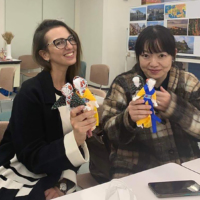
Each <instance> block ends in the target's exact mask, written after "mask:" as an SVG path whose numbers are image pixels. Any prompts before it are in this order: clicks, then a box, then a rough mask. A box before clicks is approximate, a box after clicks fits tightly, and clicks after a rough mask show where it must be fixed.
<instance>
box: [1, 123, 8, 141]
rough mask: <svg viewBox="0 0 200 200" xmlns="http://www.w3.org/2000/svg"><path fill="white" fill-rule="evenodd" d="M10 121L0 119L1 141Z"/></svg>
mask: <svg viewBox="0 0 200 200" xmlns="http://www.w3.org/2000/svg"><path fill="white" fill-rule="evenodd" d="M8 123H9V122H8V121H0V142H1V140H2V138H3V135H4V133H5V130H6V128H7V126H8Z"/></svg>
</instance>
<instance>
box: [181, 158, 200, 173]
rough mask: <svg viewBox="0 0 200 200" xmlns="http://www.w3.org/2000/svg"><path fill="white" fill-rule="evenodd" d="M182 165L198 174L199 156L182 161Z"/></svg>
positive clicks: (199, 167)
mask: <svg viewBox="0 0 200 200" xmlns="http://www.w3.org/2000/svg"><path fill="white" fill-rule="evenodd" d="M182 166H184V167H186V168H188V169H190V170H192V171H194V172H196V173H199V174H200V158H198V159H195V160H191V161H188V162H185V163H182Z"/></svg>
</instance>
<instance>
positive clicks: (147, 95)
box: [132, 78, 161, 133]
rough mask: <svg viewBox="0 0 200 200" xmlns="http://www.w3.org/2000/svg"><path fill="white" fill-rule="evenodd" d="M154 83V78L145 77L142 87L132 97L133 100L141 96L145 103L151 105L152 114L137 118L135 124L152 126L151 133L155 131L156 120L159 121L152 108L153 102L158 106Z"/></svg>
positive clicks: (146, 126)
mask: <svg viewBox="0 0 200 200" xmlns="http://www.w3.org/2000/svg"><path fill="white" fill-rule="evenodd" d="M155 84H156V80H154V79H152V78H150V79H147V80H146V84H145V85H144V87H143V88H142V89H141V90H140V91H139V92H138V93H137V94H136V96H135V97H133V99H132V100H133V101H136V100H137V99H139V98H143V99H144V103H145V104H149V105H151V109H150V110H151V111H152V114H151V115H149V116H148V117H146V118H144V119H141V120H138V121H137V122H136V124H137V126H138V127H142V128H143V127H145V128H149V127H151V126H152V130H153V133H156V132H157V128H156V121H158V122H161V119H160V118H159V117H157V116H156V115H155V113H154V108H153V104H154V106H155V107H156V106H158V104H157V102H156V92H155V89H154V86H155Z"/></svg>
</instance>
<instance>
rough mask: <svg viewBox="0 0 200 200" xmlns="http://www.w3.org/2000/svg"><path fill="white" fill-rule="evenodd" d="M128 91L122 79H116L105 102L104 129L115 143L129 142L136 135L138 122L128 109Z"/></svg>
mask: <svg viewBox="0 0 200 200" xmlns="http://www.w3.org/2000/svg"><path fill="white" fill-rule="evenodd" d="M124 82H125V81H124ZM126 92H127V91H125V89H124V87H123V86H122V84H121V81H119V80H118V79H115V80H114V82H113V84H112V86H111V88H110V90H109V91H108V94H107V97H106V98H105V100H104V103H103V107H104V112H103V115H102V122H103V129H104V131H105V132H106V134H107V136H108V138H109V140H110V142H111V143H113V144H114V145H118V144H119V143H128V142H129V141H130V140H132V139H133V138H134V136H135V127H136V123H135V122H133V121H132V120H131V118H130V116H129V113H128V110H127V106H128V104H129V102H128V100H127V96H126Z"/></svg>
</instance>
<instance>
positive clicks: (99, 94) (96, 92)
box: [88, 87, 106, 98]
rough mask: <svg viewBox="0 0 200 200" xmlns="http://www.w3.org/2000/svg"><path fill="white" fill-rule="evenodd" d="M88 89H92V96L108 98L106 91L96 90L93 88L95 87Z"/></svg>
mask: <svg viewBox="0 0 200 200" xmlns="http://www.w3.org/2000/svg"><path fill="white" fill-rule="evenodd" d="M88 88H89V89H90V91H91V92H92V94H94V95H96V96H99V97H102V98H105V97H106V92H105V91H103V90H100V89H96V88H93V87H88Z"/></svg>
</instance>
